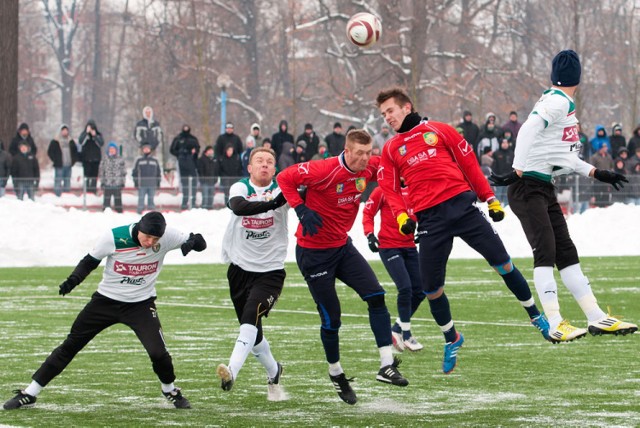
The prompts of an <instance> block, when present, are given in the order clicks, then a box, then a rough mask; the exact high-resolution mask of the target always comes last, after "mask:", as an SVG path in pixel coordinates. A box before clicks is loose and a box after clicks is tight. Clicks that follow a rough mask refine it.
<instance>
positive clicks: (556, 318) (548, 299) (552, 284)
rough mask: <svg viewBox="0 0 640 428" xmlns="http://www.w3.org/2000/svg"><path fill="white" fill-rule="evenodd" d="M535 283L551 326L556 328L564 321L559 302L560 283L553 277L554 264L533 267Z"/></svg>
mask: <svg viewBox="0 0 640 428" xmlns="http://www.w3.org/2000/svg"><path fill="white" fill-rule="evenodd" d="M533 283H534V284H535V286H536V291H537V292H538V298H539V299H540V303H541V304H542V308H543V309H544V313H545V315H546V316H547V320H549V327H550V329H551V330H554V329H555V328H556V327H558V324H560V322H561V321H562V316H561V315H560V302H558V284H556V280H555V278H554V277H553V266H539V267H536V268H534V269H533Z"/></svg>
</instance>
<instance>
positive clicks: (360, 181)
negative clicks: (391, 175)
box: [356, 177, 367, 192]
mask: <svg viewBox="0 0 640 428" xmlns="http://www.w3.org/2000/svg"><path fill="white" fill-rule="evenodd" d="M366 188H367V179H366V178H364V177H359V178H356V190H357V191H358V192H364V189H366Z"/></svg>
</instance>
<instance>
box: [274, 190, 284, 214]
mask: <svg viewBox="0 0 640 428" xmlns="http://www.w3.org/2000/svg"><path fill="white" fill-rule="evenodd" d="M271 203H273V209H274V210H275V209H277V208H280V207H281V206H283V205H284V204H286V203H287V200H286V199H285V198H284V194H283V193H282V192H280V193H279V194H278V196H276V197H275V198H273V200H272V201H271Z"/></svg>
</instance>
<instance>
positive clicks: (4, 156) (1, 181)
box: [0, 140, 11, 198]
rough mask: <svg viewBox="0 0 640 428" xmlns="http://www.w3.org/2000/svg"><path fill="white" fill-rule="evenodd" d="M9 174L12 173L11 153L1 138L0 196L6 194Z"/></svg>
mask: <svg viewBox="0 0 640 428" xmlns="http://www.w3.org/2000/svg"><path fill="white" fill-rule="evenodd" d="M9 175H11V155H10V154H9V152H8V151H6V150H5V149H4V143H3V142H2V140H0V198H1V197H3V196H4V192H5V188H6V187H7V181H9Z"/></svg>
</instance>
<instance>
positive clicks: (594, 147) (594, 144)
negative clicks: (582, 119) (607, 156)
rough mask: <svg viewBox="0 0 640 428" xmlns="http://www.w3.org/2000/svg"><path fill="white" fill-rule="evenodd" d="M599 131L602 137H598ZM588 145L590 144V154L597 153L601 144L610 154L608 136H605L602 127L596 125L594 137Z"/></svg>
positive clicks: (605, 131) (605, 133)
mask: <svg viewBox="0 0 640 428" xmlns="http://www.w3.org/2000/svg"><path fill="white" fill-rule="evenodd" d="M600 131H602V135H598V133H599V132H600ZM590 143H591V152H592V153H594V154H595V153H597V151H598V150H600V147H602V145H603V144H606V145H607V148H608V150H609V153H612V152H611V143H610V142H609V136H608V135H607V130H606V129H604V126H602V125H596V135H595V136H594V137H593V138H592V139H591V141H590Z"/></svg>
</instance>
